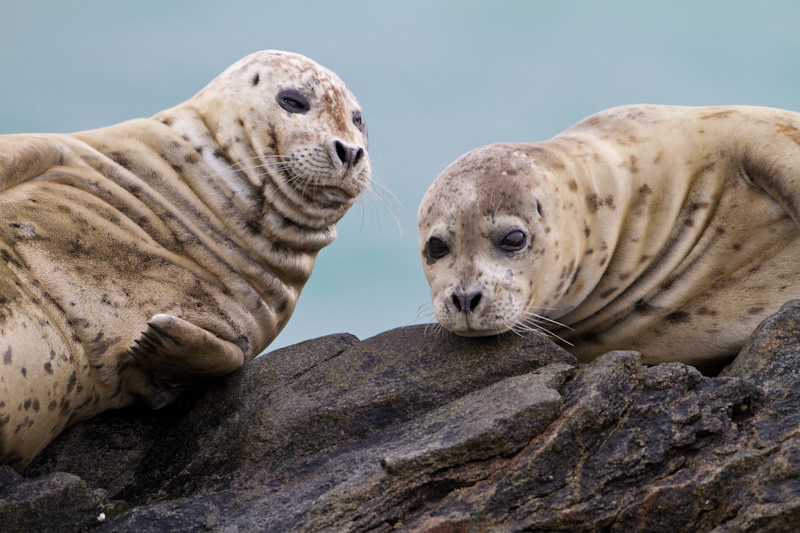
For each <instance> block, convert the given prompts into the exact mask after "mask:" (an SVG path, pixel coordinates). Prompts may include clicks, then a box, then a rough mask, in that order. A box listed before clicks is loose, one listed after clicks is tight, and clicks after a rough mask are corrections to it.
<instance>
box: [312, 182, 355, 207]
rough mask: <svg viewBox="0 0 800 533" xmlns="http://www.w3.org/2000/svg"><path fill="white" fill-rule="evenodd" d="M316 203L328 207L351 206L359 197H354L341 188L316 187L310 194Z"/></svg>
mask: <svg viewBox="0 0 800 533" xmlns="http://www.w3.org/2000/svg"><path fill="white" fill-rule="evenodd" d="M308 196H310V197H311V198H312V199H313V200H314V201H316V202H319V203H320V204H322V205H324V206H326V207H334V206H338V205H342V204H350V203H352V202H353V200H355V198H356V196H357V195H353V194H351V193H349V192H347V191H345V190H344V189H340V188H339V187H324V186H323V187H315V188H314V189H312V190H311V191H309V192H308Z"/></svg>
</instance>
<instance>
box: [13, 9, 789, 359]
mask: <svg viewBox="0 0 800 533" xmlns="http://www.w3.org/2000/svg"><path fill="white" fill-rule="evenodd" d="M0 6H1V7H2V9H0V133H19V132H71V131H79V130H84V129H90V128H96V127H101V126H107V125H110V124H114V123H117V122H121V121H124V120H127V119H131V118H135V117H140V116H150V115H153V114H155V113H156V112H158V111H160V110H161V109H165V108H167V107H171V106H173V105H175V104H177V103H178V102H181V101H183V100H185V99H187V98H189V97H191V96H192V95H193V94H194V93H195V92H197V91H198V90H200V89H201V88H202V87H203V86H204V85H205V84H206V83H208V82H209V81H210V80H211V79H212V78H214V77H215V76H216V75H217V74H219V73H220V72H222V70H224V69H225V68H226V67H227V66H228V65H230V64H231V63H233V62H234V61H236V60H237V59H239V58H240V57H242V56H244V55H247V54H249V53H251V52H254V51H256V50H262V49H270V48H273V49H283V50H290V51H294V52H298V53H302V54H305V55H307V56H309V57H311V58H312V59H314V60H316V61H317V62H319V63H321V64H322V65H324V66H326V67H328V68H330V69H331V70H333V71H334V72H336V73H337V74H339V76H341V77H342V78H343V79H344V80H345V81H346V82H347V83H348V84H349V85H350V87H351V88H352V89H353V91H354V92H355V93H356V95H357V96H358V98H359V99H360V100H361V103H362V104H363V106H364V109H365V118H366V121H367V124H368V126H369V131H370V155H371V157H372V160H373V168H374V174H375V178H376V179H377V180H378V181H380V182H381V183H382V184H384V185H385V186H387V187H388V188H389V189H390V190H391V191H392V192H393V193H394V194H395V195H396V196H397V197H398V198H399V201H400V202H401V203H402V206H401V205H400V203H398V202H397V201H395V202H394V205H395V210H396V212H397V217H398V219H399V225H400V228H402V237H401V231H400V228H399V227H398V224H397V223H396V222H395V220H394V218H393V216H392V214H391V213H390V211H389V210H388V209H387V208H384V207H383V206H381V205H378V206H377V207H375V206H373V205H372V203H370V202H368V201H362V202H361V203H360V204H359V205H358V206H356V207H355V208H353V209H352V210H351V212H350V213H349V214H348V215H347V216H346V217H345V218H344V220H343V221H342V222H341V223H340V224H339V238H338V239H337V240H336V241H335V242H334V243H333V244H332V245H331V246H329V247H328V248H326V249H324V250H323V251H322V252H321V253H320V255H319V258H318V261H317V265H316V268H315V270H314V274H313V275H312V276H311V280H310V281H309V283H308V284H307V285H306V288H305V290H304V291H303V293H302V295H301V297H300V301H299V304H298V308H297V311H296V312H295V314H294V317H293V318H292V320H291V321H290V322H289V325H288V326H287V327H286V329H285V330H284V332H283V333H282V334H281V335H280V337H278V339H277V340H276V341H275V343H273V345H272V346H271V347H270V349H274V348H277V347H280V346H285V345H287V344H292V343H295V342H299V341H301V340H305V339H308V338H312V337H317V336H320V335H325V334H328V333H334V332H341V331H348V332H351V333H354V334H356V335H357V336H359V337H360V338H365V337H369V336H372V335H375V334H377V333H379V332H381V331H384V330H387V329H391V328H394V327H398V326H404V325H408V324H412V323H420V322H426V321H430V320H431V319H430V316H429V314H426V313H425V309H428V310H429V309H430V306H428V307H427V308H424V309H423V317H422V318H417V314H418V311H419V309H420V307H421V306H423V305H425V304H428V303H429V291H428V285H427V283H426V281H425V278H424V276H423V274H422V269H421V267H420V264H419V259H418V253H417V241H416V208H417V206H418V205H419V201H420V199H421V197H422V195H423V193H424V192H425V190H426V189H427V187H428V185H429V184H430V183H431V181H432V180H433V179H434V178H435V177H436V175H437V174H438V173H439V172H441V170H442V169H444V167H446V166H447V165H448V164H449V163H450V162H451V161H453V160H454V159H455V158H456V157H458V156H459V155H461V154H462V153H464V152H466V151H468V150H470V149H472V148H475V147H477V146H480V145H483V144H488V143H492V142H500V141H535V140H542V139H546V138H549V137H551V136H553V135H554V134H556V133H558V132H559V131H561V130H563V129H564V128H566V127H568V126H570V125H571V124H573V123H575V122H577V121H578V120H580V119H582V118H584V117H586V116H588V115H590V114H592V113H594V112H596V111H599V110H601V109H604V108H607V107H611V106H616V105H622V104H629V103H662V104H681V105H716V104H754V105H765V106H773V107H783V108H787V109H793V110H800V25H799V24H800V2H795V1H782V2H779V1H764V2H743V1H734V0H727V1H697V0H688V1H675V0H670V1H669V2H663V1H662V2H649V1H641V0H640V1H629V2H621V1H607V2H600V1H585V2H581V1H564V0H560V1H539V2H521V1H516V2H511V1H498V0H492V1H486V2H469V1H461V2H456V1H449V2H437V1H435V0H421V1H419V0H415V1H392V2H389V1H380V0H371V1H370V0H366V1H346V0H338V1H327V2H321V1H318V2H312V1H297V0H283V1H280V2H276V1H265V0H252V1H244V0H225V1H221V2H211V1H186V0H184V1H146V0H137V1H115V0H95V1H81V2H77V1H74V2H66V1H62V2H56V1H27V2H22V1H8V0H0Z"/></svg>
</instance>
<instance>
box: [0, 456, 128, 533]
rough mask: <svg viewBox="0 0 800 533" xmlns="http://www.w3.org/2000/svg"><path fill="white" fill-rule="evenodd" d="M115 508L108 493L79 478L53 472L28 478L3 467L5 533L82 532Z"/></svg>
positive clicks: (0, 495)
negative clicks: (7, 532) (89, 485)
mask: <svg viewBox="0 0 800 533" xmlns="http://www.w3.org/2000/svg"><path fill="white" fill-rule="evenodd" d="M111 508H112V505H111V503H110V502H109V501H108V497H107V496H106V491H104V490H98V489H89V488H88V487H87V486H86V483H85V482H84V481H82V480H81V479H80V478H79V477H78V476H74V475H72V474H65V473H61V472H59V473H54V474H49V475H45V476H41V477H38V478H36V479H25V478H23V477H22V476H20V475H19V474H17V473H16V472H15V471H14V470H13V469H12V468H11V467H10V466H0V524H2V528H3V531H49V532H57V531H80V530H82V529H84V528H87V527H89V526H92V525H94V524H96V523H98V522H100V521H102V520H104V518H105V512H106V511H109V510H110V509H111Z"/></svg>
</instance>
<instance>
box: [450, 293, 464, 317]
mask: <svg viewBox="0 0 800 533" xmlns="http://www.w3.org/2000/svg"><path fill="white" fill-rule="evenodd" d="M452 299H453V305H455V306H456V310H458V312H459V313H460V312H461V310H462V309H463V307H462V306H461V298H460V297H458V296H456V295H455V294H454V295H453V296H452Z"/></svg>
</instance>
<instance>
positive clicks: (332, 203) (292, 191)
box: [276, 158, 358, 207]
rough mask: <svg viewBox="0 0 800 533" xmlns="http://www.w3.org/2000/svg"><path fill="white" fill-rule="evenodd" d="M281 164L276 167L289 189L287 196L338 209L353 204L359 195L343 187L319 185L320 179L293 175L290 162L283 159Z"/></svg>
mask: <svg viewBox="0 0 800 533" xmlns="http://www.w3.org/2000/svg"><path fill="white" fill-rule="evenodd" d="M280 162H281V164H280V165H277V166H276V169H277V170H278V173H279V174H280V177H281V178H282V180H281V181H283V184H284V186H285V187H286V188H287V189H288V191H286V194H287V196H289V197H291V196H295V197H299V198H304V199H307V200H311V201H314V202H316V203H318V204H320V205H322V206H324V207H338V206H341V205H347V204H350V203H352V202H353V200H354V198H355V197H356V196H358V194H357V193H356V194H353V193H351V192H349V191H348V190H347V189H345V188H343V187H338V186H336V185H328V184H321V183H319V179H309V178H304V177H301V176H298V175H297V174H295V173H293V172H292V170H291V167H290V166H289V161H288V160H285V159H283V158H282V159H281V161H280Z"/></svg>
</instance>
